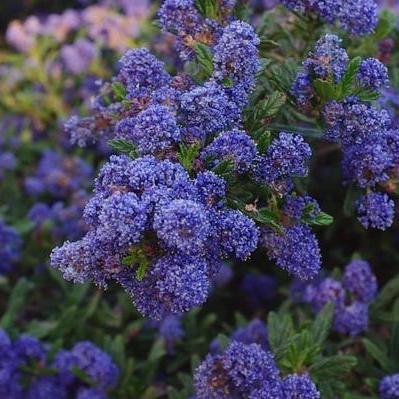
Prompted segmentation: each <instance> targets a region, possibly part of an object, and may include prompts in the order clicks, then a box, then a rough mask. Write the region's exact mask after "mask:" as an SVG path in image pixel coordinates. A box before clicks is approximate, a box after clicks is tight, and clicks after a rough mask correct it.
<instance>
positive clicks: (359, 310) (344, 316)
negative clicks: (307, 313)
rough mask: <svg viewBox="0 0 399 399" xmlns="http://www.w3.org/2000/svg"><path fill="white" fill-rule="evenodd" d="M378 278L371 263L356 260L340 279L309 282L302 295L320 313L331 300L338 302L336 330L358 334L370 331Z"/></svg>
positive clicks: (302, 299)
mask: <svg viewBox="0 0 399 399" xmlns="http://www.w3.org/2000/svg"><path fill="white" fill-rule="evenodd" d="M377 290H378V287H377V279H376V277H375V275H374V273H373V272H372V270H371V268H370V265H369V263H368V262H366V261H364V260H353V261H352V262H351V263H349V264H348V265H347V266H346V267H345V271H344V274H343V277H342V280H341V281H337V280H335V279H333V278H330V277H328V278H325V279H321V280H318V281H314V282H311V283H309V284H308V285H307V286H306V287H305V288H304V290H303V291H302V294H301V295H300V297H299V298H297V299H296V300H299V301H305V302H307V303H309V304H310V305H311V306H312V309H313V311H314V312H316V313H318V312H320V311H321V310H322V308H323V307H324V306H325V305H326V304H327V303H329V302H331V303H333V304H334V305H335V316H334V324H333V328H334V330H336V331H338V332H340V333H343V334H349V335H352V336H355V335H358V334H360V333H361V332H363V331H365V330H367V327H368V321H369V314H368V308H369V304H371V303H372V302H373V301H374V300H375V298H376V296H377Z"/></svg>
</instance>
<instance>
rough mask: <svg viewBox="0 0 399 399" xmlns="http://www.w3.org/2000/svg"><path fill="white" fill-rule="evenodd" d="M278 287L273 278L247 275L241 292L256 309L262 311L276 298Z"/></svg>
mask: <svg viewBox="0 0 399 399" xmlns="http://www.w3.org/2000/svg"><path fill="white" fill-rule="evenodd" d="M277 285H278V284H277V280H276V278H274V277H273V276H269V275H267V274H261V275H257V274H254V273H247V274H246V275H245V276H244V278H243V279H242V281H241V284H240V291H241V292H242V293H243V295H244V296H245V299H246V301H248V303H249V304H250V305H251V306H252V307H253V308H254V309H260V308H262V307H263V306H264V305H265V303H267V302H270V301H271V300H273V299H274V298H275V297H276V295H277Z"/></svg>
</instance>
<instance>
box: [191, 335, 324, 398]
mask: <svg viewBox="0 0 399 399" xmlns="http://www.w3.org/2000/svg"><path fill="white" fill-rule="evenodd" d="M240 334H241V332H240ZM194 387H195V393H196V397H197V398H198V399H205V398H207V399H210V398H215V399H216V398H218V399H221V398H225V399H233V398H237V399H238V398H251V399H281V398H290V399H291V398H292V399H294V398H299V399H319V398H320V393H319V391H318V390H317V388H316V386H315V384H314V383H313V382H312V381H311V379H310V377H309V376H308V375H307V374H303V375H296V374H292V375H288V376H287V377H286V378H285V379H283V378H282V377H281V375H280V370H279V369H278V367H277V365H276V363H275V360H274V356H273V354H272V353H271V352H270V351H269V350H267V349H266V348H262V347H261V346H260V345H258V344H257V343H242V342H240V341H237V340H236V339H235V338H234V337H233V338H232V342H231V343H230V344H229V345H228V347H227V348H226V349H225V350H224V351H223V352H219V353H217V354H209V355H208V356H207V357H206V359H205V360H204V361H203V362H202V363H201V364H200V366H199V367H198V368H197V369H196V370H195V373H194Z"/></svg>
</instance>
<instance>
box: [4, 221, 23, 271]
mask: <svg viewBox="0 0 399 399" xmlns="http://www.w3.org/2000/svg"><path fill="white" fill-rule="evenodd" d="M21 245H22V239H21V237H20V235H19V234H18V232H17V231H16V230H15V229H14V228H13V227H10V226H7V225H6V224H5V223H4V222H3V221H2V220H1V219H0V274H5V273H8V272H9V271H10V270H11V269H12V267H13V265H14V263H15V262H17V261H18V260H19V258H20V256H21Z"/></svg>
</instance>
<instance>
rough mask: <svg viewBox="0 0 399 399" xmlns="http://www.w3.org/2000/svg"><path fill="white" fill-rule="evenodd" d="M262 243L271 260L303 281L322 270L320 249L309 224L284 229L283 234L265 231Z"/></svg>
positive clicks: (269, 230)
mask: <svg viewBox="0 0 399 399" xmlns="http://www.w3.org/2000/svg"><path fill="white" fill-rule="evenodd" d="M262 243H263V245H264V246H265V248H266V249H267V253H268V256H269V258H271V259H272V260H274V261H275V262H276V264H277V266H279V267H280V268H281V269H283V270H286V271H287V272H288V273H290V274H293V275H294V276H295V277H297V278H299V279H301V280H309V279H313V278H314V277H316V276H317V274H318V273H319V271H320V268H321V255H320V248H319V244H318V242H317V239H316V237H315V236H314V234H313V232H312V230H311V228H310V227H309V226H308V225H307V224H302V223H300V224H297V225H295V226H288V227H284V228H283V231H282V232H276V231H273V230H271V229H269V228H268V229H265V230H264V232H263V235H262Z"/></svg>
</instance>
